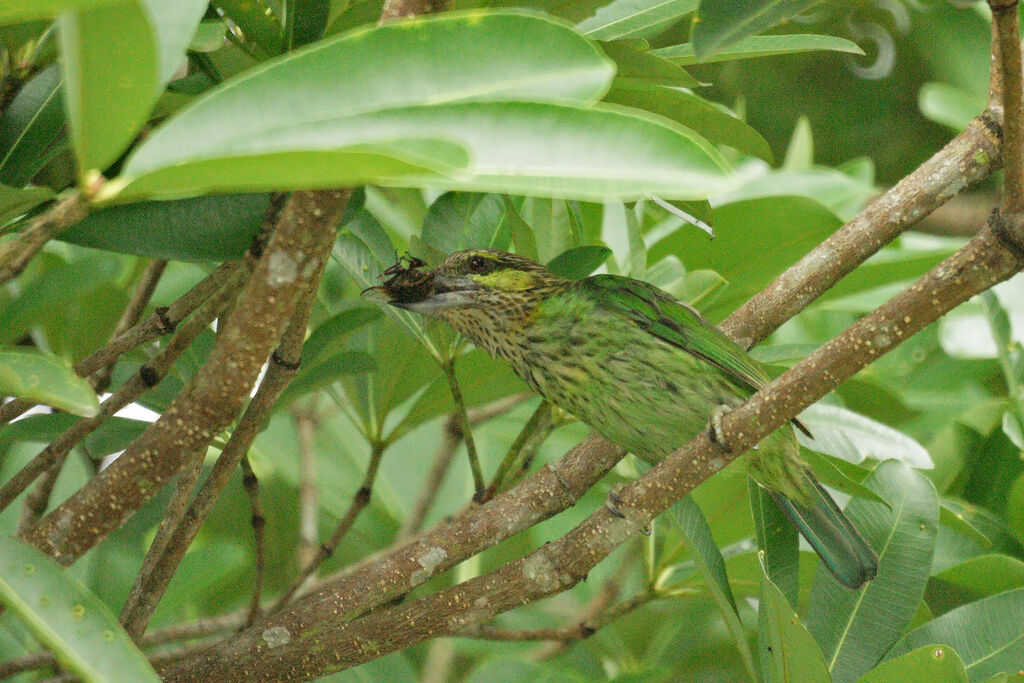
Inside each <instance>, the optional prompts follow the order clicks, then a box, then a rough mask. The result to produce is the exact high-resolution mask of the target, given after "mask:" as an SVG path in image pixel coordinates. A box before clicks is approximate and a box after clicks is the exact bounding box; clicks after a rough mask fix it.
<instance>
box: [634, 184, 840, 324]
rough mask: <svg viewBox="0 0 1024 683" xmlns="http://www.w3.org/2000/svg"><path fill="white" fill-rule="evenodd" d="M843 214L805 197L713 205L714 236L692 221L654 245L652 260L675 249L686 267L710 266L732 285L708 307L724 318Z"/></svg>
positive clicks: (826, 232) (714, 316) (836, 223)
mask: <svg viewBox="0 0 1024 683" xmlns="http://www.w3.org/2000/svg"><path fill="white" fill-rule="evenodd" d="M839 225H840V223H839V220H838V219H837V218H836V217H835V216H834V215H833V214H832V213H831V212H830V211H828V210H827V209H826V208H825V207H823V206H821V204H819V203H817V202H815V201H812V200H810V199H805V198H802V197H770V198H764V199H753V200H746V201H741V202H735V203H731V204H725V205H722V206H716V207H715V235H716V236H715V239H714V240H713V241H712V240H709V239H708V238H707V235H705V234H704V233H702V232H700V231H699V230H695V229H693V227H692V226H690V225H682V227H681V229H678V230H676V231H674V232H672V233H671V234H670V235H668V236H667V237H665V238H664V239H661V240H660V241H658V242H656V243H655V244H653V245H651V246H650V248H649V250H648V253H649V258H650V259H651V260H653V261H659V260H661V259H662V258H664V257H665V256H667V255H668V254H677V255H679V256H680V257H681V258H682V259H683V262H684V264H685V265H686V267H687V268H688V269H691V270H692V269H695V268H711V269H713V270H715V271H717V272H718V273H719V274H720V275H721V276H722V277H724V278H725V279H726V280H727V281H728V283H729V286H728V287H727V288H726V289H725V290H724V291H722V293H721V294H720V295H719V296H718V298H716V299H715V300H714V302H713V303H712V304H711V305H709V306H706V307H702V309H703V311H704V313H705V314H706V315H708V316H709V317H711V318H712V319H716V320H717V319H720V318H722V317H724V316H725V314H726V313H728V312H730V311H732V310H733V309H734V308H735V307H736V306H738V305H739V304H741V303H742V302H744V301H746V300H747V299H749V298H750V297H751V296H752V295H753V294H754V293H755V292H758V291H760V290H761V289H762V288H763V287H764V286H765V285H767V284H768V283H769V282H771V280H772V279H774V278H775V276H777V275H778V274H779V273H781V272H782V271H784V270H785V269H786V268H787V267H789V266H790V265H792V264H793V263H795V262H796V261H797V260H798V259H799V258H800V257H802V256H803V255H804V254H806V253H807V251H808V250H810V249H811V248H812V247H814V246H816V245H817V244H818V243H819V242H821V241H822V240H823V239H825V238H826V237H828V236H829V235H831V234H832V233H833V232H834V231H835V229H836V228H838V227H839Z"/></svg>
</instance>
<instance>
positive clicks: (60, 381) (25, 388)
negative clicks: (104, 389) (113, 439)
mask: <svg viewBox="0 0 1024 683" xmlns="http://www.w3.org/2000/svg"><path fill="white" fill-rule="evenodd" d="M0 395H7V396H15V397H17V398H20V399H24V400H26V401H29V402H31V403H45V404H46V405H50V406H53V407H54V408H59V409H61V410H66V411H68V412H69V413H74V414H75V415H82V416H84V417H93V416H95V415H96V414H98V413H99V402H98V401H97V400H96V392H95V391H93V389H92V387H91V386H90V385H89V383H88V382H86V381H85V380H84V379H83V378H81V377H79V376H78V375H76V374H75V372H74V370H72V369H71V364H70V363H68V362H67V361H64V360H61V359H59V358H56V357H52V356H46V355H43V354H42V353H38V352H33V351H12V350H9V349H8V350H2V351H0Z"/></svg>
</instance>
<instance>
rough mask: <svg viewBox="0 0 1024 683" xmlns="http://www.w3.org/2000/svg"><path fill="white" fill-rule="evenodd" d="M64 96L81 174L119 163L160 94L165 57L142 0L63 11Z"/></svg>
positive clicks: (58, 25)
mask: <svg viewBox="0 0 1024 683" xmlns="http://www.w3.org/2000/svg"><path fill="white" fill-rule="evenodd" d="M57 27H58V29H59V36H60V47H61V66H62V68H63V72H64V98H65V108H66V110H67V116H68V124H69V126H70V129H71V140H72V143H73V144H74V147H75V153H76V155H77V157H78V168H79V176H80V179H83V180H84V179H85V176H86V174H87V173H89V172H90V171H96V172H99V171H102V170H103V169H105V168H106V167H107V166H108V165H109V164H110V163H111V162H113V161H114V160H115V159H116V158H117V157H118V156H119V155H120V154H121V152H122V151H123V150H124V148H125V147H126V146H127V145H128V143H129V142H130V141H131V140H132V138H133V137H134V136H135V134H136V133H137V132H138V130H139V128H140V127H141V126H142V124H143V123H144V122H145V120H146V117H147V116H148V114H149V111H150V108H151V107H152V105H153V102H154V101H155V100H156V96H157V72H158V69H159V61H158V60H159V58H158V54H157V47H156V44H155V40H156V38H155V35H154V32H153V29H152V27H151V26H150V22H149V18H148V15H147V13H146V11H145V9H143V7H142V5H141V4H140V3H138V2H126V3H123V4H119V5H110V6H104V7H98V8H95V9H90V10H82V11H79V12H69V13H66V14H62V15H61V16H60V18H59V19H58V21H57Z"/></svg>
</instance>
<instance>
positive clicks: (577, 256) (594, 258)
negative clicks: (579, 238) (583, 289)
mask: <svg viewBox="0 0 1024 683" xmlns="http://www.w3.org/2000/svg"><path fill="white" fill-rule="evenodd" d="M611 254H612V250H611V249H609V248H608V247H606V246H604V245H601V244H590V245H586V246H582V247H574V248H572V249H566V250H565V251H563V252H562V253H561V254H559V255H558V256H556V257H555V258H553V259H551V261H549V262H548V264H547V265H548V269H549V270H550V271H551V272H552V273H554V274H555V275H560V276H561V277H567V278H569V279H570V280H582V279H583V278H585V277H587V276H588V275H590V274H591V273H593V272H594V271H595V270H597V269H598V268H600V267H601V264H602V263H604V262H605V261H607V260H608V257H609V256H611Z"/></svg>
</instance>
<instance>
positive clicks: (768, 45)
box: [652, 33, 864, 65]
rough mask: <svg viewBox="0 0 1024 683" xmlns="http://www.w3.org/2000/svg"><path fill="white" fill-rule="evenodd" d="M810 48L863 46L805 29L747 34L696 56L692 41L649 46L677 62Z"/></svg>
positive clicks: (853, 51) (722, 59)
mask: <svg viewBox="0 0 1024 683" xmlns="http://www.w3.org/2000/svg"><path fill="white" fill-rule="evenodd" d="M812 50H831V51H834V52H848V53H850V54H855V55H862V54H864V50H862V49H861V48H860V46H859V45H857V43H854V42H853V41H850V40H846V39H845V38H837V37H835V36H818V35H813V34H808V33H797V34H792V35H786V36H750V37H748V38H742V39H740V40H738V41H736V42H734V43H732V44H731V45H729V46H728V47H724V48H722V49H721V50H719V51H717V52H715V53H714V54H712V55H702V56H701V58H700V59H698V58H697V54H696V52H695V51H694V49H693V43H685V44H683V45H673V46H671V47H663V48H661V49H658V50H652V54H655V55H658V56H660V57H664V58H665V59H671V60H672V61H673V62H675V63H676V64H679V65H686V64H697V63H701V64H708V63H711V62H726V61H731V60H734V59H753V58H755V57H774V56H775V55H787V54H793V53H798V52H810V51H812Z"/></svg>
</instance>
